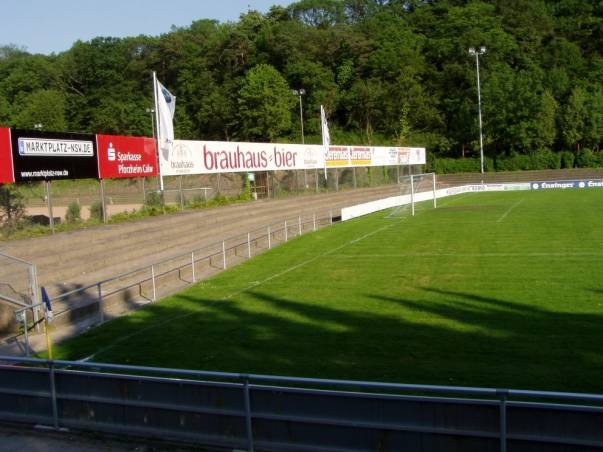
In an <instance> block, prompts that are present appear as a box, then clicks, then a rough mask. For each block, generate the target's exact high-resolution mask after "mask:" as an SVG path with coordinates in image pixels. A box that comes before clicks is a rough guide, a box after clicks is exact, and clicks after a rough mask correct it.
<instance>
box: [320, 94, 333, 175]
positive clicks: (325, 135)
mask: <svg viewBox="0 0 603 452" xmlns="http://www.w3.org/2000/svg"><path fill="white" fill-rule="evenodd" d="M320 124H321V126H322V146H323V148H324V155H325V179H326V178H327V154H328V153H329V146H330V145H331V136H330V135H329V124H328V123H327V115H326V114H325V109H324V107H323V106H322V105H321V106H320Z"/></svg>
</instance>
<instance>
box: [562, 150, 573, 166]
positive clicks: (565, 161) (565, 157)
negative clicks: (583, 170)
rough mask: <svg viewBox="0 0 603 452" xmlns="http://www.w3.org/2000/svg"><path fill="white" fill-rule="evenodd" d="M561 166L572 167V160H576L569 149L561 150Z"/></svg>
mask: <svg viewBox="0 0 603 452" xmlns="http://www.w3.org/2000/svg"><path fill="white" fill-rule="evenodd" d="M560 157H561V168H573V167H574V161H575V160H576V156H575V155H574V153H573V152H570V151H561V152H560Z"/></svg>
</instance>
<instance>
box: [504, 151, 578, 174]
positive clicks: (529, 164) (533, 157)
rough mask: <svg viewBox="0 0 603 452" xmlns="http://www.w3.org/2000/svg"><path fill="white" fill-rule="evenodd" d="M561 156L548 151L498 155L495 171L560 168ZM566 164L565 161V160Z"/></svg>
mask: <svg viewBox="0 0 603 452" xmlns="http://www.w3.org/2000/svg"><path fill="white" fill-rule="evenodd" d="M561 160H562V156H561V154H559V153H554V152H552V151H550V150H548V149H541V150H539V151H534V152H532V153H530V154H527V155H526V154H520V153H517V152H512V153H511V154H510V155H499V156H497V157H496V159H495V164H494V166H495V168H496V171H522V170H544V169H559V168H561ZM566 163H568V162H567V160H566Z"/></svg>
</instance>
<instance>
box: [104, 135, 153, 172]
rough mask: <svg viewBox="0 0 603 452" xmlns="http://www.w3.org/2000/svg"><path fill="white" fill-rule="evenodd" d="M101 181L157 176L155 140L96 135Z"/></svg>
mask: <svg viewBox="0 0 603 452" xmlns="http://www.w3.org/2000/svg"><path fill="white" fill-rule="evenodd" d="M96 146H97V150H98V173H99V176H100V178H101V179H116V178H122V177H145V176H156V175H157V147H156V144H155V140H154V139H153V138H147V137H126V136H119V135H100V134H99V135H96Z"/></svg>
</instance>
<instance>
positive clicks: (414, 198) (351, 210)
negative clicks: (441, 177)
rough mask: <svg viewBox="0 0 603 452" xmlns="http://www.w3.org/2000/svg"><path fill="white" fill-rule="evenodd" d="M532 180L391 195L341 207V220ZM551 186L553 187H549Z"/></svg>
mask: <svg viewBox="0 0 603 452" xmlns="http://www.w3.org/2000/svg"><path fill="white" fill-rule="evenodd" d="M591 182H592V181H591ZM532 184H534V183H533V182H525V183H513V184H472V185H463V186H460V187H450V188H441V189H438V190H428V191H423V192H419V193H414V194H413V193H409V194H405V195H400V196H392V197H389V198H385V199H380V200H377V201H372V202H367V203H364V204H358V205H356V206H352V207H345V208H343V209H341V220H342V221H347V220H351V219H353V218H357V217H360V216H362V215H368V214H371V213H374V212H378V211H380V210H385V209H391V208H393V207H400V206H406V205H411V204H412V203H417V202H422V201H432V200H436V199H440V198H445V197H448V196H454V195H460V194H462V193H470V192H487V191H511V190H530V189H532ZM545 184H546V183H545ZM548 184H551V183H548ZM551 188H553V187H551Z"/></svg>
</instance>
